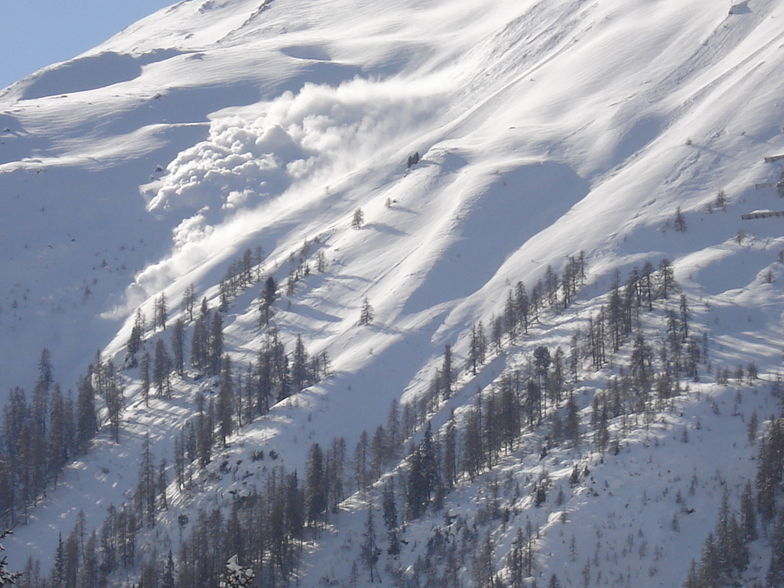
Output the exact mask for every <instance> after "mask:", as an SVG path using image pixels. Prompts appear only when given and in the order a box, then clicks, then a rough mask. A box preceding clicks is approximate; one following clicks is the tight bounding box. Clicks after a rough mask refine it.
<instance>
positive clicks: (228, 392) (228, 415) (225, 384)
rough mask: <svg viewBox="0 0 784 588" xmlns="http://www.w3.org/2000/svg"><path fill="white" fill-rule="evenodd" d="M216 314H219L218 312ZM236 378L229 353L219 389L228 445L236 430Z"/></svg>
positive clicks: (220, 421)
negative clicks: (228, 438)
mask: <svg viewBox="0 0 784 588" xmlns="http://www.w3.org/2000/svg"><path fill="white" fill-rule="evenodd" d="M215 316H218V314H217V313H216V315H215ZM234 402H235V398H234V378H233V377H232V371H231V358H230V357H229V355H228V354H226V356H225V357H224V358H223V369H222V370H221V380H220V387H219V389H218V407H217V410H218V424H219V427H220V435H221V440H222V442H223V446H224V447H225V446H226V438H227V437H229V436H230V435H231V434H232V433H233V432H234V420H233V416H234Z"/></svg>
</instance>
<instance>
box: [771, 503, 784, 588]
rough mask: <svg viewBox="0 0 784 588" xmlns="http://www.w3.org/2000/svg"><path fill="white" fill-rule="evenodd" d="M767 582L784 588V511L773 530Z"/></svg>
mask: <svg viewBox="0 0 784 588" xmlns="http://www.w3.org/2000/svg"><path fill="white" fill-rule="evenodd" d="M767 580H768V585H769V586H784V511H782V512H780V513H779V516H778V519H777V521H776V526H775V528H774V530H773V537H772V545H771V555H770V564H769V565H768V573H767Z"/></svg>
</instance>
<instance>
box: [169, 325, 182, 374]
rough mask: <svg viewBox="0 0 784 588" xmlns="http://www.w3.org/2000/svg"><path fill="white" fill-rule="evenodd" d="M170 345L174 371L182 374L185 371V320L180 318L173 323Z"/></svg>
mask: <svg viewBox="0 0 784 588" xmlns="http://www.w3.org/2000/svg"><path fill="white" fill-rule="evenodd" d="M171 345H172V352H173V354H174V371H176V372H177V375H179V376H182V375H184V373H185V322H184V321H183V320H182V319H181V318H178V319H177V320H176V321H175V323H174V333H172V343H171Z"/></svg>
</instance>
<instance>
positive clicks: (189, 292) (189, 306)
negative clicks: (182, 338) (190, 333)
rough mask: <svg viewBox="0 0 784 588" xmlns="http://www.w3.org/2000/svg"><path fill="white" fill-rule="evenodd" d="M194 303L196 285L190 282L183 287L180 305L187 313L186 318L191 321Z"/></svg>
mask: <svg viewBox="0 0 784 588" xmlns="http://www.w3.org/2000/svg"><path fill="white" fill-rule="evenodd" d="M195 305H196V287H195V286H194V285H193V284H192V283H191V284H188V287H187V288H185V293H184V294H183V297H182V306H183V308H184V309H185V312H187V313H188V320H189V321H191V322H193V308H194V306H195Z"/></svg>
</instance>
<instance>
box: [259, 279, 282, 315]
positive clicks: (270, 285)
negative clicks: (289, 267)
mask: <svg viewBox="0 0 784 588" xmlns="http://www.w3.org/2000/svg"><path fill="white" fill-rule="evenodd" d="M277 289H278V285H277V283H276V282H275V278H274V277H272V276H269V277H268V278H267V280H266V281H265V282H264V290H263V291H262V293H261V303H260V304H259V313H260V314H261V324H262V325H263V326H266V325H269V321H270V318H272V305H273V304H274V303H275V298H276V297H277Z"/></svg>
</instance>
